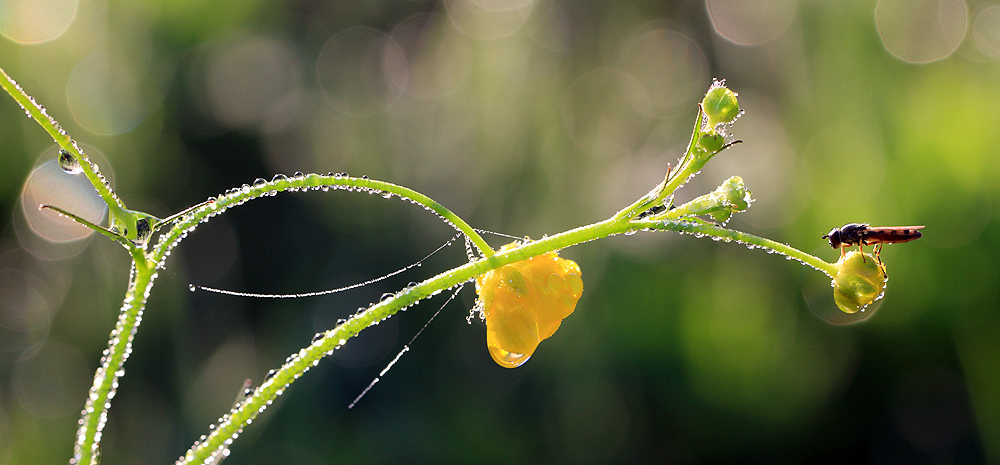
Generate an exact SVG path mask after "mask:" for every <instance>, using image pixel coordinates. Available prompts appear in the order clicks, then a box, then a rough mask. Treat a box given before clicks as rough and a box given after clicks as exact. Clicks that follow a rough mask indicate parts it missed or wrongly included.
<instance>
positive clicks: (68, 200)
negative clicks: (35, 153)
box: [21, 149, 108, 242]
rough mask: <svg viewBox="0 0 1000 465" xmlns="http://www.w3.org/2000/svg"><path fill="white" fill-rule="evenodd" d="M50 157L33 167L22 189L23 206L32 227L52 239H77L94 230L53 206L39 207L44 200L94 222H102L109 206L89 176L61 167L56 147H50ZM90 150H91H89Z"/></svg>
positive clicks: (32, 229)
mask: <svg viewBox="0 0 1000 465" xmlns="http://www.w3.org/2000/svg"><path fill="white" fill-rule="evenodd" d="M50 152H51V156H46V157H45V158H48V161H46V162H44V163H42V164H41V165H40V166H38V167H37V168H35V169H34V171H32V173H31V175H30V176H29V177H28V182H26V183H25V184H24V189H23V190H22V191H21V207H22V208H23V211H24V215H25V216H26V217H27V219H28V225H29V226H30V227H31V231H33V232H34V233H35V234H37V235H39V236H42V237H44V238H46V239H48V240H49V241H53V242H65V241H75V240H79V239H83V238H84V237H87V236H88V235H90V233H91V232H92V231H91V230H90V229H88V228H87V227H85V226H82V225H80V224H78V223H76V222H75V221H73V220H71V219H69V218H65V217H62V216H61V215H59V214H58V213H56V212H54V211H52V210H39V208H38V206H39V205H42V204H49V205H54V206H57V207H59V208H62V209H63V210H66V211H68V212H71V213H73V214H76V215H77V216H79V217H81V218H83V219H86V220H88V221H90V222H91V223H94V224H100V222H101V220H103V219H104V215H105V214H106V213H107V210H108V206H107V205H106V204H105V203H104V201H103V200H101V198H100V196H98V195H97V192H96V191H94V186H93V185H91V184H90V182H89V181H88V180H87V178H86V177H85V176H82V175H81V176H73V175H68V174H66V173H64V172H63V170H62V169H60V168H59V164H58V163H57V161H56V158H55V157H56V156H57V155H56V154H57V153H58V152H57V150H56V149H52V150H50ZM89 153H90V152H89V151H88V154H89Z"/></svg>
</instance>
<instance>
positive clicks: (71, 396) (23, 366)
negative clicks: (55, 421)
mask: <svg viewBox="0 0 1000 465" xmlns="http://www.w3.org/2000/svg"><path fill="white" fill-rule="evenodd" d="M89 385H90V369H89V368H88V367H87V362H86V361H85V360H84V359H83V356H81V355H80V353H79V352H77V351H76V350H74V349H73V348H72V347H69V346H67V345H65V344H59V343H52V342H49V343H46V344H45V345H43V346H42V347H40V348H39V349H38V350H37V351H35V352H32V353H30V354H28V355H26V356H24V357H22V358H21V360H19V361H18V362H17V365H16V366H15V367H14V392H15V393H16V394H17V399H18V400H19V401H20V402H21V406H23V407H24V409H25V410H27V411H28V412H29V413H31V414H32V415H34V416H36V417H39V418H55V417H61V416H66V415H73V414H77V413H79V412H80V399H81V398H82V397H83V396H85V395H86V392H87V388H88V387H89Z"/></svg>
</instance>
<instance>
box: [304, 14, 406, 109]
mask: <svg viewBox="0 0 1000 465" xmlns="http://www.w3.org/2000/svg"><path fill="white" fill-rule="evenodd" d="M393 73H396V74H395V75H393ZM398 73H403V74H402V75H399V74H398ZM405 74H406V58H405V55H404V54H403V50H402V49H401V48H400V47H399V45H398V44H397V43H396V41H394V40H392V38H390V37H389V36H387V35H385V34H383V33H381V32H379V31H376V30H375V29H372V28H367V27H352V28H350V29H347V30H345V31H342V32H340V33H339V34H337V35H335V36H333V38H331V39H330V40H329V41H327V42H326V45H324V46H323V50H322V51H321V52H320V53H319V58H318V59H317V62H316V75H317V79H318V82H319V85H320V88H321V89H322V90H323V95H324V96H325V97H326V101H327V102H328V103H329V104H330V105H333V107H334V108H336V109H337V110H339V111H341V112H343V113H344V114H346V115H349V116H367V115H373V114H376V113H380V112H383V111H385V110H387V109H388V108H389V107H391V106H392V105H393V104H394V103H395V102H396V99H398V98H399V95H400V93H402V90H401V89H400V88H399V86H397V85H394V84H393V82H406V80H407V78H406V75H405Z"/></svg>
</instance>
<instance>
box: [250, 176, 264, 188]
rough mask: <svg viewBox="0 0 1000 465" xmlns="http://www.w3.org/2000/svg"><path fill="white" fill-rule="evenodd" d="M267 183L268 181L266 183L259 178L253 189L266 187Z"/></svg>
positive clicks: (255, 181)
mask: <svg viewBox="0 0 1000 465" xmlns="http://www.w3.org/2000/svg"><path fill="white" fill-rule="evenodd" d="M266 183H267V181H265V180H264V178H257V179H255V180H254V182H253V187H254V188H257V187H264V184H266Z"/></svg>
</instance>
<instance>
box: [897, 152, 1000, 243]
mask: <svg viewBox="0 0 1000 465" xmlns="http://www.w3.org/2000/svg"><path fill="white" fill-rule="evenodd" d="M947 172H948V170H947V169H945V168H937V169H933V168H932V169H927V170H925V171H923V172H921V173H920V174H917V175H916V176H913V178H912V179H911V180H910V186H909V188H908V189H907V190H906V195H904V196H902V202H901V203H902V204H903V211H904V213H905V215H906V216H905V217H906V218H907V222H908V223H910V224H917V225H921V224H922V225H928V224H930V225H932V226H933V227H932V229H931V230H930V231H928V232H927V233H925V234H924V237H923V238H922V239H921V242H924V243H925V244H929V245H933V246H935V247H943V248H953V247H959V246H962V245H966V244H968V243H969V242H972V241H973V240H975V239H976V238H977V237H979V235H980V234H982V233H983V230H984V229H985V228H986V225H987V224H989V222H990V212H991V211H992V209H993V207H992V199H991V196H990V191H989V189H988V188H987V187H986V185H985V184H984V183H982V182H981V181H978V180H963V181H959V180H956V179H953V178H951V177H949V176H947V175H945V174H944V173H947ZM887 247H888V246H887Z"/></svg>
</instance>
